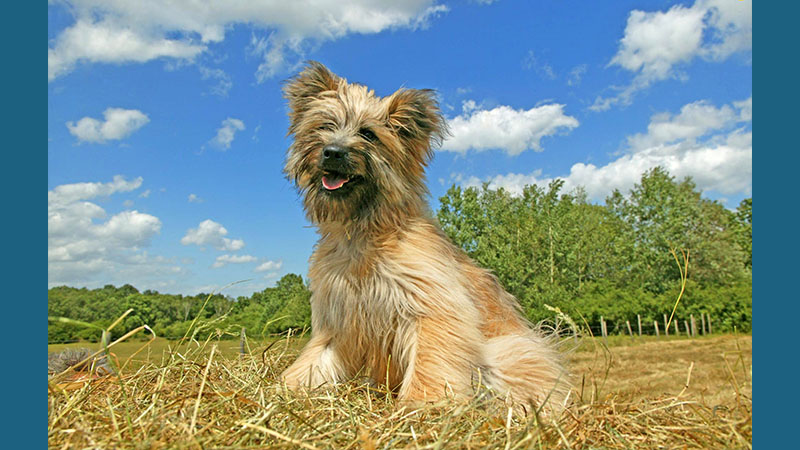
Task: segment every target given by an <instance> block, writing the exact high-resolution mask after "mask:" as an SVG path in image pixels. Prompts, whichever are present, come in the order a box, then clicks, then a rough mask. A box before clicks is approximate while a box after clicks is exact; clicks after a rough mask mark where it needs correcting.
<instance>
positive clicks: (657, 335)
mask: <svg viewBox="0 0 800 450" xmlns="http://www.w3.org/2000/svg"><path fill="white" fill-rule="evenodd" d="M653 326H654V327H655V329H656V337H657V338H660V337H661V334H660V333H659V332H658V321H657V320H654V321H653Z"/></svg>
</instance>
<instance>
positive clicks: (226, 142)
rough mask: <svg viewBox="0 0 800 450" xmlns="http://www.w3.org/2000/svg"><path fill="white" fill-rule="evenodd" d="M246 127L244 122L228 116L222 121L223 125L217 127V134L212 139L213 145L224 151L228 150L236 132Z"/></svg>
mask: <svg viewBox="0 0 800 450" xmlns="http://www.w3.org/2000/svg"><path fill="white" fill-rule="evenodd" d="M244 129H245V127H244V122H242V121H241V120H239V119H234V118H232V117H228V118H227V119H225V120H223V121H222V125H221V126H220V127H219V128H218V129H217V135H216V136H214V138H213V139H211V145H212V146H213V147H216V148H218V149H220V150H223V151H224V150H228V149H229V148H231V143H232V142H233V139H234V138H235V137H236V132H237V131H243V130H244Z"/></svg>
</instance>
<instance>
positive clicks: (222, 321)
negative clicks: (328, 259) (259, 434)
mask: <svg viewBox="0 0 800 450" xmlns="http://www.w3.org/2000/svg"><path fill="white" fill-rule="evenodd" d="M310 297H311V292H310V291H309V290H308V287H307V286H306V284H305V282H304V281H303V279H302V277H301V276H299V275H295V274H287V275H284V276H283V278H281V279H280V280H278V282H277V283H276V284H275V286H274V287H270V288H266V289H264V290H263V291H260V292H255V293H253V295H251V296H250V297H245V296H240V297H238V298H232V297H229V296H225V295H222V294H205V293H201V294H197V295H194V296H184V295H172V294H161V293H158V292H156V291H150V290H147V291H143V292H139V291H138V290H137V289H136V288H135V287H133V286H131V285H128V284H126V285H124V286H122V287H119V288H117V287H114V286H113V285H106V286H104V287H103V288H101V289H86V288H81V289H78V288H73V287H67V286H59V287H55V288H51V289H49V290H48V291H47V301H48V315H49V316H50V317H67V318H71V319H76V320H80V321H83V322H88V323H91V324H93V325H95V326H97V327H100V328H107V327H108V326H110V325H111V324H112V323H113V322H114V321H116V320H117V318H119V317H120V316H122V315H123V314H124V313H125V311H127V310H128V309H133V312H132V313H130V314H129V315H128V316H126V317H125V319H124V320H123V321H122V322H121V323H120V324H119V325H117V326H115V327H114V328H113V329H112V338H117V337H120V336H122V335H123V334H125V333H127V332H128V331H131V330H133V329H135V328H137V327H139V326H141V325H145V324H146V325H148V326H149V327H150V328H151V329H152V330H153V332H155V334H156V335H157V336H163V337H168V338H173V339H175V338H180V337H183V336H184V335H186V334H187V332H188V333H189V334H190V335H191V334H193V333H195V332H197V333H198V334H197V336H199V337H203V338H205V337H207V336H208V335H209V334H213V333H216V334H219V335H220V336H221V337H233V336H239V332H240V330H241V328H242V327H245V329H246V330H247V334H248V335H249V336H266V335H270V334H275V333H280V332H282V331H285V330H287V329H289V328H295V329H298V328H304V327H308V326H310V324H311V319H310V317H311V307H310V304H309V298H310ZM195 319H197V320H195ZM192 324H194V327H193V328H191V329H190V327H192ZM47 335H48V336H47V338H48V342H49V343H62V342H74V341H76V340H87V341H97V340H98V339H99V338H100V333H99V331H98V330H97V329H96V328H91V327H86V326H82V325H79V324H74V323H69V322H61V321H49V323H48V327H47ZM140 336H141V337H145V335H143V334H142V335H140Z"/></svg>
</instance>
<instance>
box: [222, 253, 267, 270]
mask: <svg viewBox="0 0 800 450" xmlns="http://www.w3.org/2000/svg"><path fill="white" fill-rule="evenodd" d="M256 261H258V258H256V257H255V256H252V255H220V256H217V259H216V260H215V261H214V264H212V265H211V267H212V268H214V269H218V268H220V267H223V266H225V265H227V264H246V263H251V262H256Z"/></svg>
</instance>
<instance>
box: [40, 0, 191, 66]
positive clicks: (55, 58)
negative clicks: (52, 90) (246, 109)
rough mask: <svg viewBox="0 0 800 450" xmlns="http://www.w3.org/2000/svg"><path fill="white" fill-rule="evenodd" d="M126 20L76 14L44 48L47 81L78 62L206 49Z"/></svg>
mask: <svg viewBox="0 0 800 450" xmlns="http://www.w3.org/2000/svg"><path fill="white" fill-rule="evenodd" d="M75 3H76V5H75V6H78V8H79V9H80V8H81V5H80V4H81V3H89V2H75ZM137 3H138V2H137ZM109 6H110V5H109ZM152 6H154V5H152ZM112 8H113V7H112ZM87 16H88V14H87ZM120 19H125V18H124V17H123V18H120ZM127 19H128V20H117V19H114V18H112V17H111V16H110V15H104V18H103V19H101V20H100V21H94V20H92V19H91V18H90V17H79V18H78V19H77V21H76V22H75V24H74V25H72V26H71V27H69V28H67V29H66V30H64V31H63V32H62V33H61V34H59V35H58V37H57V38H56V39H55V42H54V43H53V44H54V45H53V46H51V47H48V49H47V79H48V81H53V80H54V79H56V78H57V77H59V76H61V75H64V74H66V73H69V72H71V71H72V70H73V68H74V67H75V64H77V63H79V62H80V63H97V62H103V63H116V64H121V63H131V62H139V63H141V62H147V61H150V60H153V59H156V58H162V57H166V58H177V59H185V60H191V59H193V58H194V57H195V56H197V55H198V54H199V53H201V52H202V51H204V50H205V49H206V46H205V45H203V44H200V43H193V42H191V41H190V40H188V39H183V40H177V39H168V38H166V37H165V36H164V34H163V33H159V32H158V31H155V30H152V29H150V30H148V29H147V28H149V27H148V26H147V24H137V23H136V22H135V21H134V20H132V18H127ZM140 25H141V27H140Z"/></svg>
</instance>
